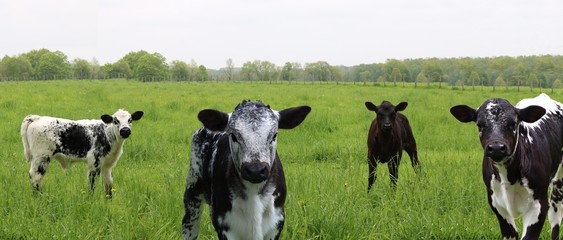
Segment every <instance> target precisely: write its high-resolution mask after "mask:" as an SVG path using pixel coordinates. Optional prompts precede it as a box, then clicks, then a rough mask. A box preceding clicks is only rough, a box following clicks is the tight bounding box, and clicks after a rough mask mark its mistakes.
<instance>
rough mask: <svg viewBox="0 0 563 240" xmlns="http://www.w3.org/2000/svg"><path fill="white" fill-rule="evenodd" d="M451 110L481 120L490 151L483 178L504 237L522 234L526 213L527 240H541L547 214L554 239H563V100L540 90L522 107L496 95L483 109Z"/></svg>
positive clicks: (486, 148)
mask: <svg viewBox="0 0 563 240" xmlns="http://www.w3.org/2000/svg"><path fill="white" fill-rule="evenodd" d="M450 112H451V113H452V115H454V117H456V118H457V119H458V120H459V121H461V122H475V123H476V124H477V127H478V129H479V139H480V141H481V145H482V147H483V150H484V156H483V181H484V183H485V186H486V187H487V198H488V201H489V206H490V207H491V209H492V210H493V212H494V213H495V215H496V217H497V220H498V222H499V226H500V231H501V234H502V236H503V238H504V239H517V238H518V230H517V227H516V223H515V219H516V218H518V217H520V216H522V223H523V225H524V227H523V233H522V239H538V238H539V236H540V234H541V229H542V227H543V224H544V222H545V219H546V217H547V218H548V219H549V222H550V224H551V238H552V239H559V229H560V225H561V219H562V217H563V215H562V211H563V173H562V170H561V147H562V146H563V105H562V104H561V103H559V102H557V101H554V100H552V99H551V98H549V96H547V95H546V94H540V95H539V96H538V97H536V98H531V99H523V100H522V101H520V102H519V103H518V104H517V105H516V106H512V105H511V104H510V103H509V102H508V101H507V100H506V99H502V98H493V99H489V100H487V101H485V102H484V103H483V104H482V105H481V107H479V108H478V109H473V108H471V107H469V106H466V105H458V106H455V107H452V108H451V109H450ZM550 185H551V186H552V188H551V196H550V197H549V198H548V188H549V186H550Z"/></svg>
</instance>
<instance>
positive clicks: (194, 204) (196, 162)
mask: <svg viewBox="0 0 563 240" xmlns="http://www.w3.org/2000/svg"><path fill="white" fill-rule="evenodd" d="M201 171H202V160H201V158H198V157H196V156H195V155H193V153H192V161H191V163H190V170H189V171H188V178H187V180H186V190H185V192H184V209H185V213H184V217H183V218H182V239H183V240H186V239H197V236H198V234H199V220H200V217H201V212H202V206H201V202H202V201H203V180H202V176H201V175H202V172H201Z"/></svg>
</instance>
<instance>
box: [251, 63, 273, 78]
mask: <svg viewBox="0 0 563 240" xmlns="http://www.w3.org/2000/svg"><path fill="white" fill-rule="evenodd" d="M254 65H255V66H256V71H255V74H256V75H257V77H258V80H261V81H270V82H271V81H272V80H274V79H275V77H276V74H277V70H276V65H275V64H273V63H271V62H269V61H259V60H256V61H254Z"/></svg>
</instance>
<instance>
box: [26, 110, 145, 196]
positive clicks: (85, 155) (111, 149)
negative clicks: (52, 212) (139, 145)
mask: <svg viewBox="0 0 563 240" xmlns="http://www.w3.org/2000/svg"><path fill="white" fill-rule="evenodd" d="M142 116H143V112H141V111H137V112H135V113H133V114H129V112H127V111H125V110H122V109H119V110H118V111H117V112H115V113H114V114H113V116H110V115H107V114H104V115H102V116H101V120H78V121H73V120H68V119H62V118H54V117H47V116H38V115H28V116H27V117H25V119H24V120H23V122H22V126H21V137H22V142H23V147H24V154H25V158H26V159H27V162H29V163H31V168H30V169H29V178H30V180H31V184H32V186H33V188H34V189H35V190H36V191H37V192H39V191H40V188H41V182H42V179H43V177H44V176H45V173H46V172H47V167H48V165H49V163H50V162H51V160H52V159H56V160H57V161H59V163H60V164H61V166H62V167H63V168H66V167H68V166H70V165H71V164H72V163H74V162H86V163H87V164H88V182H89V183H90V190H91V191H93V190H94V182H95V179H96V177H97V176H99V175H100V172H101V174H102V176H103V180H104V181H103V183H104V187H105V193H106V196H107V197H111V196H112V191H111V189H112V182H113V176H112V174H111V170H112V168H113V167H114V166H115V164H116V163H117V160H119V157H120V156H121V153H122V152H123V143H124V141H125V139H126V138H128V137H129V135H131V126H132V125H131V124H132V122H133V121H135V120H139V119H141V117H142Z"/></svg>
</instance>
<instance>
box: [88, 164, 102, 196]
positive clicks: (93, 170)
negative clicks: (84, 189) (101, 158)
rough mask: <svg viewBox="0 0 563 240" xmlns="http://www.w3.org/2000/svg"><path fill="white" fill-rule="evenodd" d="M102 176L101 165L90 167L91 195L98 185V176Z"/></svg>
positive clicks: (89, 183) (89, 182)
mask: <svg viewBox="0 0 563 240" xmlns="http://www.w3.org/2000/svg"><path fill="white" fill-rule="evenodd" d="M98 176H100V168H99V167H89V168H88V185H89V192H90V195H91V194H92V193H94V188H95V187H96V178H97V177H98Z"/></svg>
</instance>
